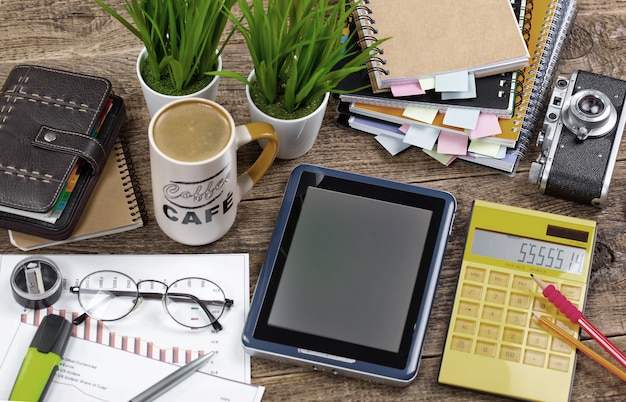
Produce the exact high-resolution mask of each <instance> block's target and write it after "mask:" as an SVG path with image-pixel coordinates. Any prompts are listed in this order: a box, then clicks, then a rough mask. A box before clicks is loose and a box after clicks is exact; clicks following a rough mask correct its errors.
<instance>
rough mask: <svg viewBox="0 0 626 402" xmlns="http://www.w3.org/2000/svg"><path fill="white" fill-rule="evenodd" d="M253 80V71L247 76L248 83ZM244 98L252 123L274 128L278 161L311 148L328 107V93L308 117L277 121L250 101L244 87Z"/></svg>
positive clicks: (295, 156) (293, 157)
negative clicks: (264, 124) (263, 123)
mask: <svg viewBox="0 0 626 402" xmlns="http://www.w3.org/2000/svg"><path fill="white" fill-rule="evenodd" d="M253 80H254V71H253V72H252V73H251V74H250V75H249V76H248V81H250V82H252V81H253ZM246 97H247V98H248V109H249V110H250V118H251V119H252V121H260V122H265V123H269V124H271V125H272V126H274V129H275V130H276V133H277V134H278V154H277V155H276V157H277V158H279V159H295V158H298V157H300V156H302V155H304V154H306V153H307V152H309V151H310V150H311V148H313V145H314V144H315V140H316V139H317V134H318V133H319V131H320V127H321V126H322V120H324V113H325V112H326V106H327V105H328V99H329V98H330V93H326V95H324V100H323V101H322V104H321V105H320V106H319V107H318V108H317V109H315V111H314V112H313V113H311V114H310V115H308V116H305V117H301V118H299V119H293V120H283V119H277V118H275V117H272V116H269V115H267V114H265V113H264V112H262V111H261V110H260V109H259V108H258V107H257V106H256V105H255V104H254V102H253V101H252V97H251V96H250V88H249V87H248V86H246Z"/></svg>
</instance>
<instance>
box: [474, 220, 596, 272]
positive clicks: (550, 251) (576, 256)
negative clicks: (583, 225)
mask: <svg viewBox="0 0 626 402" xmlns="http://www.w3.org/2000/svg"><path fill="white" fill-rule="evenodd" d="M471 252H472V254H475V255H480V256H483V257H491V258H497V259H500V260H505V261H510V262H518V263H522V264H528V265H534V266H538V267H542V268H549V269H553V270H557V271H564V272H569V273H573V274H582V272H583V263H584V262H585V254H586V253H585V249H584V248H578V247H571V246H566V245H563V244H558V243H551V242H546V241H541V240H535V239H530V238H526V237H520V236H514V235H511V234H503V233H498V232H491V231H487V230H482V229H476V230H475V231H474V241H473V244H472V251H471Z"/></svg>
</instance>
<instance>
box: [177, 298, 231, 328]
mask: <svg viewBox="0 0 626 402" xmlns="http://www.w3.org/2000/svg"><path fill="white" fill-rule="evenodd" d="M167 296H168V297H179V298H181V299H183V300H185V299H191V300H193V301H194V302H195V303H196V304H197V305H199V306H200V308H201V309H202V311H204V313H205V314H206V315H207V317H209V319H210V320H211V326H212V327H213V329H215V330H216V331H221V330H222V329H223V328H224V327H223V326H222V324H220V322H219V321H218V320H217V318H216V317H215V316H214V315H213V313H211V312H210V311H209V309H208V308H206V304H211V303H215V300H202V299H199V298H197V297H196V296H194V295H190V294H187V293H168V294H167ZM205 303H206V304H205ZM220 304H221V303H220ZM223 304H224V306H225V307H230V306H232V305H233V300H232V299H224V303H223Z"/></svg>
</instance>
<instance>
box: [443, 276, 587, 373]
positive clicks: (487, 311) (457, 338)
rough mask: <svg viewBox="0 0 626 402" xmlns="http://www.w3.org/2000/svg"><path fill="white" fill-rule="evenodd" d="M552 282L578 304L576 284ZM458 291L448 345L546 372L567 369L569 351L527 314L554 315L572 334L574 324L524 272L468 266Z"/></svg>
mask: <svg viewBox="0 0 626 402" xmlns="http://www.w3.org/2000/svg"><path fill="white" fill-rule="evenodd" d="M553 284H554V285H555V286H556V287H557V288H558V289H559V290H560V291H561V293H563V294H564V295H565V296H566V297H567V298H568V299H569V300H570V301H572V302H573V303H574V304H575V305H579V303H580V300H581V297H582V294H583V290H582V288H581V287H580V286H576V285H574V284H571V283H553ZM459 290H460V294H458V295H457V297H458V298H459V301H458V304H457V307H456V311H455V314H453V324H452V326H451V331H453V335H452V338H451V343H450V348H451V349H453V350H456V351H458V352H464V353H469V354H474V355H478V356H485V357H489V358H494V359H501V360H505V361H508V362H515V363H520V364H524V365H529V366H535V367H543V368H548V369H551V370H558V371H565V372H567V371H568V370H569V368H570V362H571V360H572V359H573V358H574V351H573V350H572V348H571V347H570V346H568V345H567V344H565V343H563V342H562V341H560V340H559V339H557V338H554V337H552V336H550V335H548V333H547V332H545V330H544V329H543V328H541V327H539V325H538V324H537V322H536V321H535V320H534V319H533V318H532V313H533V312H535V313H536V314H539V315H543V316H550V317H556V324H557V325H558V326H559V327H561V328H563V329H565V330H566V331H567V332H569V333H570V334H571V335H573V336H576V334H577V331H578V326H576V325H573V324H571V323H570V322H569V321H568V320H567V318H565V317H564V316H563V315H562V314H561V313H560V312H558V311H557V310H556V308H555V307H554V306H553V305H552V304H551V303H550V302H549V301H548V300H547V299H546V298H545V297H543V295H542V294H541V290H540V289H539V288H538V287H537V285H536V284H535V282H534V281H533V279H532V278H531V277H530V275H528V276H526V275H524V274H521V273H513V272H506V271H504V270H500V269H498V268H482V267H475V266H472V265H468V266H466V267H465V273H464V277H463V278H461V283H460V284H459Z"/></svg>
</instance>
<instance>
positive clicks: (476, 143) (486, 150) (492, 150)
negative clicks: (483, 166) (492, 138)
mask: <svg viewBox="0 0 626 402" xmlns="http://www.w3.org/2000/svg"><path fill="white" fill-rule="evenodd" d="M501 148H502V145H500V144H496V143H493V142H488V141H480V140H472V141H471V142H470V144H469V146H468V147H467V150H468V152H473V153H475V154H480V155H485V156H490V157H492V158H500V157H501V156H500V155H501Z"/></svg>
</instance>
